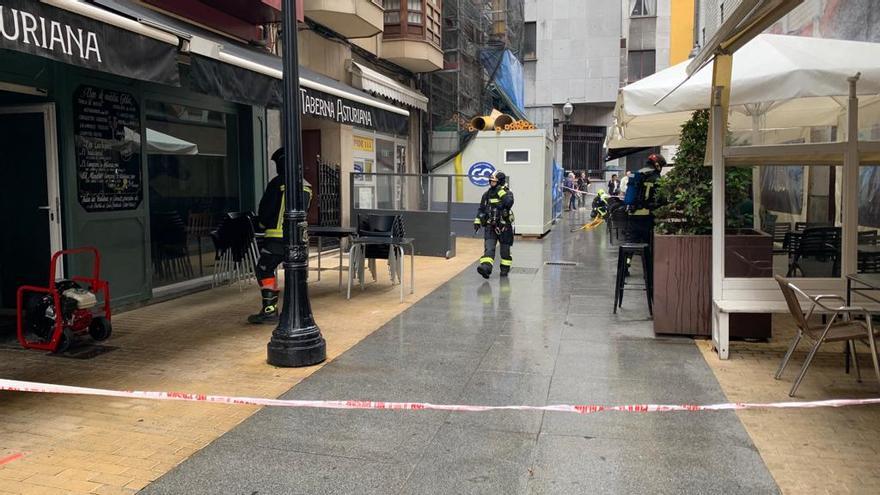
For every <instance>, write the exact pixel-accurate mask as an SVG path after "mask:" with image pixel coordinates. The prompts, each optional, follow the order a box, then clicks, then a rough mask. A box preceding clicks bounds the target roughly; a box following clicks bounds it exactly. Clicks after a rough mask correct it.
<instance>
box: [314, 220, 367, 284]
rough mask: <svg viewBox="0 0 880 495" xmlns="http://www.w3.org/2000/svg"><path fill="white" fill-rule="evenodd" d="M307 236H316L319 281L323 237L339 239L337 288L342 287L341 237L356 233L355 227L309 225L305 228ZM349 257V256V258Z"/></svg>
mask: <svg viewBox="0 0 880 495" xmlns="http://www.w3.org/2000/svg"><path fill="white" fill-rule="evenodd" d="M306 232H307V233H308V234H309V236H312V237H317V238H318V281H319V282H320V281H321V252H322V250H323V248H324V242H323V239H324V238H325V237H330V238H333V239H339V288H340V289H341V288H342V239H345V238H346V237H352V236H355V235H357V229H354V228H351V227H319V226H317V225H315V226H309V228H308V229H307V230H306ZM349 259H350V258H349Z"/></svg>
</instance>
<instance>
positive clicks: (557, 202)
mask: <svg viewBox="0 0 880 495" xmlns="http://www.w3.org/2000/svg"><path fill="white" fill-rule="evenodd" d="M564 179H565V170H563V169H562V167H561V166H560V165H559V164H558V163H556V160H555V159H554V160H553V188H552V189H551V190H552V191H553V219H554V220H555V219H557V218H559V215H562V202H563V194H562V181H563V180H564Z"/></svg>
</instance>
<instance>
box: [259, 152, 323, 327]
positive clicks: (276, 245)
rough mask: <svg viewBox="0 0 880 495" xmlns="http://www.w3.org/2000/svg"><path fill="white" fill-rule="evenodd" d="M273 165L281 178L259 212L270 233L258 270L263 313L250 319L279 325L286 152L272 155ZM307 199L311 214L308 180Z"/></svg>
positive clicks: (262, 226) (269, 189) (262, 227)
mask: <svg viewBox="0 0 880 495" xmlns="http://www.w3.org/2000/svg"><path fill="white" fill-rule="evenodd" d="M272 161H274V162H275V170H276V171H277V172H278V175H277V176H276V177H275V178H274V179H272V180H271V181H269V184H268V185H267V186H266V192H265V193H263V198H262V199H261V200H260V208H259V210H258V211H257V220H258V222H259V225H258V227H259V229H260V230H265V233H266V237H265V238H264V240H263V245H262V247H261V248H260V259H259V260H258V261H257V266H256V269H255V271H256V275H257V281H258V282H259V283H260V293H261V295H262V297H263V307H262V309H261V310H260V312H259V313H256V314H253V315H251V316H248V322H249V323H275V322H277V321H278V292H279V291H278V281H277V280H276V278H275V268H277V267H278V265H279V264H280V263H281V262H282V261H284V241H283V237H284V230H283V225H284V148H278V149H277V150H276V151H275V153H273V154H272ZM303 195H304V196H305V198H304V200H303V201H304V203H303V204H305V209H306V210H308V209H309V203H310V202H311V200H312V187H311V184H309V183H308V182H307V181H306V180H305V179H303Z"/></svg>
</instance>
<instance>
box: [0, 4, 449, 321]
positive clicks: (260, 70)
mask: <svg viewBox="0 0 880 495" xmlns="http://www.w3.org/2000/svg"><path fill="white" fill-rule="evenodd" d="M300 4H301V5H302V8H303V11H302V12H304V16H303V17H302V19H300V21H301V22H299V23H298V28H299V51H300V53H299V56H300V64H301V67H300V85H301V93H300V97H301V103H302V110H303V114H302V122H303V134H302V136H301V139H302V142H303V149H304V163H303V166H304V169H305V170H306V176H307V178H308V179H309V180H310V181H311V182H312V184H313V186H314V188H315V191H316V193H317V194H316V196H317V198H316V201H313V205H312V207H311V209H310V211H309V221H310V223H314V224H324V225H340V224H342V225H345V224H347V222H348V221H349V219H348V218H347V213H346V212H347V211H348V194H347V192H348V191H347V187H348V181H347V180H346V179H347V176H348V174H349V172H352V171H356V170H372V171H380V172H382V171H388V172H407V171H413V170H418V169H419V166H420V161H421V159H420V154H421V148H420V146H421V128H420V126H421V125H422V121H423V117H422V112H423V111H424V110H425V109H426V108H427V98H425V97H424V96H423V95H422V94H420V93H419V92H418V91H417V90H416V89H414V86H415V84H416V81H417V80H418V76H417V73H418V72H421V71H431V70H436V69H438V68H439V67H440V66H441V64H442V52H441V51H440V48H439V47H440V29H439V13H438V12H439V8H440V1H439V0H419V1H416V0H410V1H403V2H394V1H388V0H386V1H385V2H380V1H378V0H350V1H342V2H322V1H319V0H304V1H303V2H300ZM280 8H281V2H280V0H253V1H250V2H237V1H210V2H207V1H206V2H201V1H196V0H183V1H180V0H174V1H171V0H147V1H145V2H140V3H135V2H123V1H117V0H95V1H94V2H88V3H86V2H54V1H52V2H32V1H26V0H0V31H2V36H0V140H2V143H0V144H2V146H3V148H4V150H5V152H4V154H3V155H2V158H0V179H2V181H3V184H4V194H3V195H2V197H3V199H2V201H0V211H2V213H3V215H2V216H3V218H6V220H4V221H3V225H2V228H3V229H4V232H5V233H6V234H9V237H8V238H9V239H14V240H15V241H14V242H8V243H4V247H3V248H2V252H0V257H2V259H3V260H4V262H3V264H2V265H0V312H2V313H5V314H9V313H10V312H13V313H14V309H15V291H16V288H17V287H18V286H21V285H24V284H33V285H45V283H46V278H47V277H48V260H49V256H50V254H51V252H53V251H56V250H58V249H61V248H70V247H78V246H95V247H98V248H99V250H100V251H101V255H102V271H103V276H104V277H105V278H107V279H108V280H109V281H110V284H111V288H112V290H113V302H114V304H115V305H117V306H119V305H126V304H133V303H140V302H143V301H147V300H150V299H152V298H154V297H166V296H172V295H174V294H177V293H180V292H181V291H189V290H193V289H196V288H200V287H206V286H210V280H211V277H210V275H211V273H212V271H213V265H214V257H215V251H214V247H213V243H212V241H211V238H210V235H209V234H210V231H211V230H213V228H215V227H216V225H217V224H218V222H219V221H220V220H221V218H222V217H223V216H224V215H225V214H226V213H230V212H247V211H252V210H254V209H255V208H256V205H257V203H258V201H259V199H260V196H261V194H262V191H263V187H264V185H265V184H266V182H267V181H268V179H269V178H270V176H271V175H272V174H273V173H274V170H273V169H274V167H272V166H271V164H270V161H269V159H268V157H269V156H270V155H271V153H272V152H273V151H274V150H275V149H276V148H277V147H278V145H279V143H280V142H281V123H280V113H279V111H278V109H279V108H280V106H281V100H280V84H281V82H280V81H281V76H282V71H281V59H280V58H279V56H278V55H279V54H280V53H281V50H282V49H283V47H281V46H279V45H278V29H279V25H280V20H281V15H282V13H281V11H280ZM349 38H356V41H352V40H350V39H349ZM374 186H375V187H376V188H385V189H388V190H389V192H388V194H387V196H391V197H393V196H394V194H395V191H394V190H393V189H394V184H393V183H380V184H375V185H374ZM388 206H390V207H393V206H394V205H388ZM398 206H399V205H398ZM8 260H14V262H9V261H8ZM88 265H89V263H88V261H87V260H76V259H74V260H71V261H70V262H69V263H66V264H65V266H64V270H65V272H66V274H67V275H76V274H81V273H83V272H84V271H85V270H86V269H87V266H88Z"/></svg>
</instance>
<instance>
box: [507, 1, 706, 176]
mask: <svg viewBox="0 0 880 495" xmlns="http://www.w3.org/2000/svg"><path fill="white" fill-rule="evenodd" d="M693 2H694V0H622V1H620V2H617V1H606V2H589V5H588V4H587V3H585V2H579V1H564V0H563V1H559V0H557V1H553V2H540V1H536V0H527V1H526V4H525V21H526V24H525V40H524V42H523V44H524V47H534V49H533V50H530V49H528V48H524V65H525V79H526V83H525V87H526V107H527V113H528V115H529V117H530V118H531V119H532V120H533V121H534V122H535V123H536V124H537V125H538V126H539V127H542V128H546V129H553V136H554V138H555V143H556V151H555V157H556V160H557V162H558V163H560V164H561V165H562V167H563V168H564V169H566V170H576V171H577V170H586V171H588V173H589V174H590V175H591V176H593V177H595V178H599V177H604V176H605V175H606V170H609V169H610V170H614V171H616V170H619V169H623V168H631V169H633V168H640V167H641V166H642V164H643V163H644V158H645V156H646V155H647V154H648V153H650V152H652V151H654V150H645V151H643V152H641V153H637V154H634V155H631V156H629V157H626V158H621V159H619V160H612V161H610V162H607V163H606V161H605V150H604V141H605V136H606V135H607V130H608V126H610V125H611V124H612V112H613V110H614V104H615V102H616V101H617V93H618V90H619V88H620V87H622V86H624V85H626V84H629V83H632V82H635V81H637V80H639V79H641V78H643V77H646V76H648V75H651V74H653V73H654V72H656V71H658V70H662V69H664V68H666V67H668V66H669V65H671V64H673V63H678V62H680V61H682V60H684V59H686V58H687V55H688V54H689V53H690V51H691V50H692V48H693V38H692V36H693V22H694V20H693V19H694V13H693V12H694V11H693V9H694V4H693ZM673 26H674V27H675V29H673ZM684 47H686V48H684ZM682 57H684V58H682ZM567 103H568V104H570V105H571V114H570V115H566V114H565V108H566V104H567Z"/></svg>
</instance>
